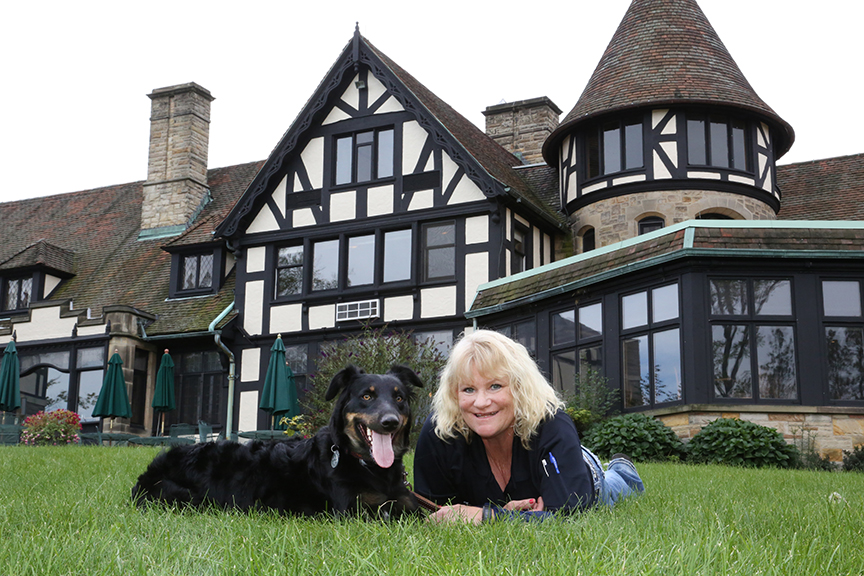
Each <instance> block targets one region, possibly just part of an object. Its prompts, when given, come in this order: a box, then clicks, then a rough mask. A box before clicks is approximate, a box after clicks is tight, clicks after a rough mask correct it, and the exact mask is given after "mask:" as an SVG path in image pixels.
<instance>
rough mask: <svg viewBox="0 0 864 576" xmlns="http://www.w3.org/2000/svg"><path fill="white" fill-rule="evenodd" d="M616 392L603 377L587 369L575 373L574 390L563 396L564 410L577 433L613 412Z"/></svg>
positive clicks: (582, 431)
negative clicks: (571, 420) (583, 371)
mask: <svg viewBox="0 0 864 576" xmlns="http://www.w3.org/2000/svg"><path fill="white" fill-rule="evenodd" d="M617 394H618V392H617V391H614V390H611V389H610V388H609V382H608V380H607V379H606V378H605V377H603V376H601V375H600V373H599V372H597V371H596V370H592V369H589V370H586V371H585V373H584V374H577V375H576V392H575V394H572V395H569V396H568V397H566V398H565V401H566V404H567V408H565V409H564V411H565V412H566V413H567V415H568V416H570V418H572V419H573V423H574V424H576V429H577V430H578V431H579V434H585V433H586V432H587V431H588V429H589V428H590V427H591V426H593V425H594V424H597V423H598V422H602V421H603V420H605V419H606V417H607V416H609V415H611V414H612V413H613V407H614V406H615V403H616V400H617Z"/></svg>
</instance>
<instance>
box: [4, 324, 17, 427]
mask: <svg viewBox="0 0 864 576" xmlns="http://www.w3.org/2000/svg"><path fill="white" fill-rule="evenodd" d="M20 379H21V363H20V362H19V361H18V349H17V348H15V341H14V340H10V341H9V344H7V345H6V350H5V351H4V352H3V362H2V365H0V410H3V412H4V414H3V418H4V420H5V418H6V414H5V413H6V412H14V411H15V410H17V409H18V408H20V407H21V387H20V386H21V385H20Z"/></svg>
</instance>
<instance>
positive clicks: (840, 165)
mask: <svg viewBox="0 0 864 576" xmlns="http://www.w3.org/2000/svg"><path fill="white" fill-rule="evenodd" d="M777 184H778V186H779V187H780V193H781V202H780V213H779V214H777V217H778V218H779V219H782V220H864V154H856V155H853V156H840V157H837V158H826V159H824V160H813V161H811V162H800V163H797V164H787V165H786V166H778V167H777Z"/></svg>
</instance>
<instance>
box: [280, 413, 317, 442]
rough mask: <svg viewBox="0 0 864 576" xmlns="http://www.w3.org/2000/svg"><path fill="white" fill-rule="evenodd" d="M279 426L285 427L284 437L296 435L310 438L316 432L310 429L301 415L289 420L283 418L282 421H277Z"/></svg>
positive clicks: (285, 417)
mask: <svg viewBox="0 0 864 576" xmlns="http://www.w3.org/2000/svg"><path fill="white" fill-rule="evenodd" d="M279 424H281V425H282V426H285V435H286V436H291V435H294V434H297V435H300V436H302V437H303V438H310V437H311V436H312V435H314V434H315V432H316V431H315V430H312V429H310V426H309V423H308V422H307V419H306V418H304V417H303V415H302V414H299V415H297V416H292V417H291V418H288V417H287V416H283V417H282V419H281V420H279Z"/></svg>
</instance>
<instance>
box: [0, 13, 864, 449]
mask: <svg viewBox="0 0 864 576" xmlns="http://www.w3.org/2000/svg"><path fill="white" fill-rule="evenodd" d="M337 50H338V47H334V53H336V51H337ZM394 56H396V57H398V54H396V55H394ZM322 72H323V73H324V77H323V80H322V81H321V82H320V84H319V87H318V89H317V91H316V92H315V93H314V94H312V95H311V96H310V97H309V99H308V102H307V104H306V106H305V107H304V108H303V109H301V110H299V111H298V113H297V117H296V120H295V121H294V123H293V124H292V125H291V126H290V127H287V131H286V132H285V134H284V136H283V137H282V139H281V140H280V141H279V142H278V143H276V146H275V148H274V149H273V152H272V153H271V155H270V156H269V157H268V158H266V159H263V160H261V161H260V162H254V163H250V164H242V165H237V166H228V167H222V168H210V167H209V166H208V165H207V156H208V145H209V124H210V120H211V118H210V103H211V101H212V100H213V96H212V95H211V94H210V92H209V91H208V90H207V89H206V88H204V87H202V86H199V85H197V84H194V83H190V84H183V85H178V86H171V87H166V88H160V89H156V90H154V91H153V92H152V93H151V94H149V98H150V100H151V101H152V112H151V117H150V123H151V128H150V148H149V164H148V173H147V179H146V180H145V181H143V182H141V181H139V182H131V183H127V184H120V185H116V186H109V187H105V188H98V189H93V190H84V191H80V192H74V193H65V194H58V195H54V196H48V197H43V198H33V199H28V200H21V201H15V202H6V203H0V222H2V223H3V242H2V243H0V348H5V346H6V345H7V344H8V343H9V342H10V341H12V340H13V339H14V340H15V342H16V347H17V350H18V354H19V357H20V359H21V392H22V397H23V403H22V407H21V409H20V410H19V415H25V414H32V413H35V412H37V411H39V410H51V409H56V408H67V409H70V410H73V411H76V412H78V413H79V414H80V415H81V416H82V417H83V418H84V419H85V420H88V419H89V420H92V410H93V401H94V399H95V395H96V394H98V392H99V389H100V386H101V383H102V378H103V374H104V371H105V369H106V362H107V359H108V357H109V355H110V352H113V351H114V350H115V349H117V350H118V351H119V352H120V354H121V356H122V358H123V361H124V373H125V377H126V383H127V387H128V391H129V397H130V399H131V403H132V416H131V418H129V419H122V420H118V421H117V424H115V428H119V429H122V430H124V431H127V432H131V433H135V434H140V435H142V436H145V435H151V434H153V433H154V431H155V426H156V414H154V412H153V409H152V408H151V400H152V398H153V394H154V389H155V376H156V372H157V368H158V363H159V358H160V356H161V354H162V351H163V350H164V349H166V348H168V349H169V350H170V353H171V355H172V357H173V359H174V362H175V366H176V401H177V409H176V410H175V411H173V412H169V413H168V414H167V418H168V422H167V423H168V424H170V423H179V422H192V423H195V422H198V421H205V422H208V423H210V424H212V425H215V426H216V427H217V429H220V430H222V431H226V432H236V431H238V430H239V431H244V430H256V429H261V428H266V427H267V426H268V422H269V420H268V415H267V413H266V412H264V411H262V410H259V407H258V406H259V396H260V394H261V391H262V384H263V380H264V374H265V372H266V369H267V363H268V360H269V350H270V347H271V346H272V345H273V343H274V340H275V339H276V338H277V336H279V335H281V337H282V339H283V341H284V343H285V347H286V351H287V358H288V361H289V364H290V366H291V368H292V370H293V372H294V374H295V376H296V383H297V386H298V389H299V390H300V391H301V392H302V390H303V388H304V386H305V384H306V375H308V374H311V373H314V371H315V360H316V357H317V355H318V353H319V350H320V349H321V347H322V345H324V344H325V343H327V342H328V341H333V340H338V339H341V338H344V337H345V336H346V335H350V334H353V333H357V332H359V331H360V330H361V328H362V327H363V326H365V325H371V326H381V325H385V324H386V325H388V326H389V327H390V328H392V329H398V330H405V331H410V332H412V333H413V335H414V337H415V338H417V339H419V340H429V339H431V340H433V341H434V342H435V343H436V344H437V345H438V346H439V347H441V349H443V350H446V349H448V348H449V347H450V346H451V345H452V343H453V342H454V340H455V339H456V338H458V337H459V335H460V334H461V333H463V332H465V331H470V330H473V329H475V328H477V327H488V328H493V329H496V330H500V331H502V332H505V333H507V334H508V335H510V336H511V337H513V338H514V339H516V340H518V341H520V342H521V343H523V344H524V345H525V346H526V347H527V348H528V349H529V351H530V352H531V353H532V354H533V355H534V357H535V358H536V359H537V361H538V363H539V364H540V366H541V368H542V369H543V370H544V371H545V372H546V373H547V375H548V377H549V379H550V381H551V382H552V383H553V385H554V386H555V387H556V388H558V389H559V390H560V391H561V392H562V393H564V394H566V393H568V392H572V391H573V390H574V386H575V385H576V382H577V378H578V376H579V375H580V374H581V375H585V374H586V373H587V372H588V371H596V372H598V373H599V374H601V375H602V376H603V377H605V378H606V379H607V380H608V383H609V386H610V387H612V388H613V389H615V390H616V391H618V392H619V393H620V409H621V410H622V411H624V412H632V411H640V412H645V413H647V414H650V415H654V416H657V417H659V418H660V419H661V420H662V421H663V422H665V423H666V424H667V425H668V426H670V427H671V428H672V429H673V430H675V431H676V432H677V433H678V434H679V435H680V436H681V437H683V438H685V439H686V438H689V437H690V436H691V435H693V434H695V433H696V432H697V431H698V430H699V429H700V428H701V427H702V426H703V425H704V424H705V423H707V422H709V421H711V420H713V419H715V418H718V417H738V418H742V419H747V420H753V421H756V422H758V423H760V424H765V425H768V426H773V427H775V428H777V429H779V430H780V431H781V432H782V433H783V434H784V435H785V436H786V438H787V439H789V440H790V441H792V440H793V439H794V438H796V437H797V438H800V437H802V436H804V435H808V437H813V438H814V439H815V443H816V444H815V446H816V448H817V449H818V450H819V451H820V452H821V453H822V454H824V455H827V456H829V457H830V458H831V459H832V460H834V461H839V460H841V459H842V451H843V450H850V449H851V448H852V447H854V446H857V445H861V444H864V154H862V155H856V156H848V157H841V158H831V159H825V160H816V161H812V162H804V163H799V164H787V165H778V161H779V160H780V159H781V158H782V157H783V155H784V154H785V153H786V152H787V151H788V150H789V149H790V147H791V146H792V145H793V143H794V140H795V134H794V131H793V127H792V126H790V125H789V124H788V123H787V122H786V121H784V120H783V119H782V118H780V117H779V116H778V115H777V114H776V113H775V112H774V111H773V110H772V108H771V107H770V106H769V104H768V103H766V102H764V101H763V100H762V99H761V98H760V97H759V96H758V95H757V94H756V92H755V91H754V90H753V88H752V87H751V86H750V84H749V82H748V81H747V79H746V78H744V76H743V75H742V73H741V71H740V70H739V68H738V66H737V65H736V63H735V61H734V59H733V57H732V55H731V54H730V53H729V52H728V51H727V50H726V48H725V46H724V45H723V43H722V41H721V39H720V38H719V37H718V36H717V34H716V32H715V31H714V29H713V28H712V26H711V24H710V23H709V22H708V20H707V19H706V17H705V15H704V14H703V12H702V11H701V9H700V8H699V6H698V5H697V3H696V2H695V0H633V2H632V4H631V5H630V7H629V9H628V10H627V12H626V14H624V16H623V20H622V21H621V24H620V26H619V28H618V30H617V31H616V33H615V35H614V36H613V37H612V39H611V41H610V43H609V45H608V47H607V49H606V51H605V53H604V54H603V57H602V59H601V61H600V62H599V63H598V64H597V67H596V69H595V71H594V73H593V75H592V76H591V78H590V79H589V80H588V83H587V85H586V86H585V89H584V91H583V92H582V94H581V96H579V97H578V99H576V96H577V95H576V94H574V95H573V96H574V99H575V105H573V106H572V109H570V110H569V112H567V113H566V114H564V113H563V111H562V109H560V108H558V106H557V105H556V104H555V103H553V102H552V101H551V100H549V99H548V98H545V97H537V98H534V99H531V100H524V101H519V102H511V103H505V104H499V105H496V106H490V107H489V108H487V109H486V110H485V111H484V115H485V117H486V129H485V131H484V130H481V129H479V128H478V127H477V126H475V125H474V124H472V123H471V122H469V121H468V120H466V119H465V118H464V117H463V116H462V115H461V114H460V113H459V112H457V111H456V110H454V109H453V108H451V107H450V106H449V105H447V103H445V102H443V101H442V100H441V99H439V98H438V97H437V96H436V95H435V94H433V93H432V92H430V91H429V90H428V89H427V88H426V87H425V86H424V85H423V84H421V83H420V81H418V80H417V79H415V77H414V76H412V75H411V74H410V73H409V72H408V71H406V70H404V69H403V68H401V67H400V66H399V65H398V64H396V62H395V61H393V60H392V59H391V58H390V56H389V55H386V54H383V53H382V52H381V51H380V50H378V49H377V48H376V47H375V46H374V45H373V44H372V42H371V41H370V40H369V39H367V38H365V37H363V36H362V35H361V34H360V33H359V31H355V33H354V35H353V37H352V38H350V40H349V41H348V43H347V45H346V46H345V47H344V48H343V49H342V51H341V53H338V57H337V58H336V60H335V62H334V64H333V66H332V67H331V68H330V69H329V70H327V71H323V70H322ZM415 72H416V73H417V74H418V75H419V76H420V77H422V74H423V71H422V70H417V71H415ZM790 81H792V80H790ZM790 89H794V86H790ZM540 90H542V88H541V89H540ZM558 104H567V105H571V104H573V103H572V102H570V103H564V102H559V103H558ZM216 120H217V121H218V119H216Z"/></svg>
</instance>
